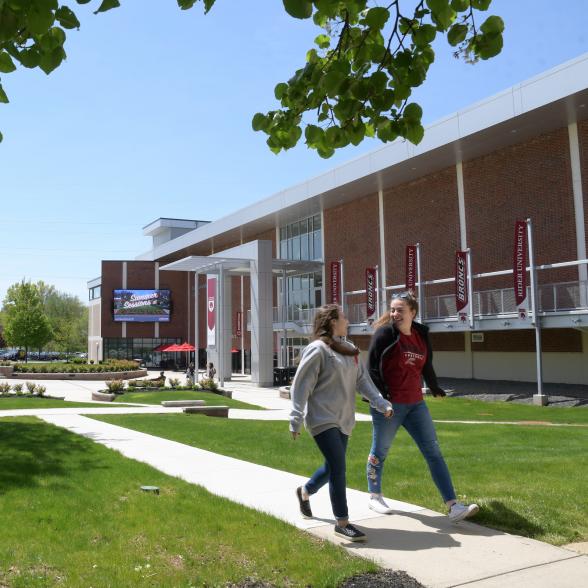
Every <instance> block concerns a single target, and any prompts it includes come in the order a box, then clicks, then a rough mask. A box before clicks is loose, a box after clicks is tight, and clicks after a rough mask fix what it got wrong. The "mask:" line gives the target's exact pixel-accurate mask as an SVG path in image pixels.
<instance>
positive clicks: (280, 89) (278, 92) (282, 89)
mask: <svg viewBox="0 0 588 588" xmlns="http://www.w3.org/2000/svg"><path fill="white" fill-rule="evenodd" d="M287 91H288V84H286V83H285V82H280V83H279V84H278V85H277V86H276V87H275V88H274V96H275V97H276V99H277V100H281V99H282V96H284V94H285V93H286V92H287Z"/></svg>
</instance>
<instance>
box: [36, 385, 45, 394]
mask: <svg viewBox="0 0 588 588" xmlns="http://www.w3.org/2000/svg"><path fill="white" fill-rule="evenodd" d="M45 392H47V387H46V386H41V385H40V384H37V394H38V395H39V396H45Z"/></svg>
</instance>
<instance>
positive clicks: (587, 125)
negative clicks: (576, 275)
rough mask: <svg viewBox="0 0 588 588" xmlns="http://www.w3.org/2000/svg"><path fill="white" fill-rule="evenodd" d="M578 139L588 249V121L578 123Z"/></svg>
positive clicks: (587, 246)
mask: <svg viewBox="0 0 588 588" xmlns="http://www.w3.org/2000/svg"><path fill="white" fill-rule="evenodd" d="M578 138H579V143H580V165H581V170H582V192H583V194H584V234H585V235H586V248H587V249H588V120H583V121H580V122H579V123H578Z"/></svg>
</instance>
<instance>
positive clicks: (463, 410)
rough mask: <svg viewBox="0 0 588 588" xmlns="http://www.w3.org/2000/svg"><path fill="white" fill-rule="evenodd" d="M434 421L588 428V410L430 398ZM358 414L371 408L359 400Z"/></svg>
mask: <svg viewBox="0 0 588 588" xmlns="http://www.w3.org/2000/svg"><path fill="white" fill-rule="evenodd" d="M427 404H428V406H429V410H430V411H431V415H432V416H433V419H436V420H448V421H543V422H549V423H571V424H584V425H588V407H585V408H584V407H574V408H559V407H554V406H532V405H526V404H516V403H513V402H484V401H483V400H471V399H468V398H450V397H445V398H427ZM356 407H357V411H358V412H362V413H366V414H367V413H369V404H368V403H367V402H364V401H363V400H362V399H361V397H360V396H358V397H357V402H356Z"/></svg>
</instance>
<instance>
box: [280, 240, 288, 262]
mask: <svg viewBox="0 0 588 588" xmlns="http://www.w3.org/2000/svg"><path fill="white" fill-rule="evenodd" d="M280 259H288V241H280Z"/></svg>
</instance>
